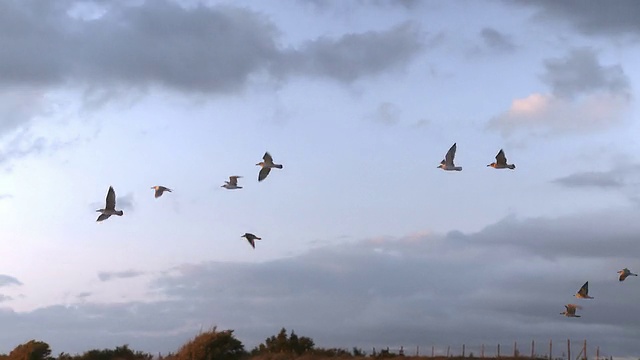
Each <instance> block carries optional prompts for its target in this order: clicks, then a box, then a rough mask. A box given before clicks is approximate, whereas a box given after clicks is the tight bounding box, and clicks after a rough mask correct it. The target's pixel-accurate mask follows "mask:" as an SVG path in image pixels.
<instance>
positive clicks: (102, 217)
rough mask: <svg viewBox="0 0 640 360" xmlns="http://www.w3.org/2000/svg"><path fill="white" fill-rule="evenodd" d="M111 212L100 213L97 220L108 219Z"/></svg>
mask: <svg viewBox="0 0 640 360" xmlns="http://www.w3.org/2000/svg"><path fill="white" fill-rule="evenodd" d="M109 216H111V215H109V214H100V216H98V219H97V220H96V221H102V220H107V219H108V218H109Z"/></svg>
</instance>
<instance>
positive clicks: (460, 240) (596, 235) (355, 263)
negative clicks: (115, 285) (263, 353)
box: [0, 209, 640, 356]
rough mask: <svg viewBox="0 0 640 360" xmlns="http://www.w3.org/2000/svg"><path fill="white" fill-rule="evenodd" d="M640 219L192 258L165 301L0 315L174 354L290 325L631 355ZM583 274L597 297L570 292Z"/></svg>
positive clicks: (610, 214) (501, 225)
mask: <svg viewBox="0 0 640 360" xmlns="http://www.w3.org/2000/svg"><path fill="white" fill-rule="evenodd" d="M639 215H640V211H638V210H631V211H629V210H628V209H619V210H615V211H612V210H609V211H606V212H600V213H591V214H583V215H575V216H571V217H563V218H529V219H517V218H515V217H510V218H506V219H503V220H502V221H499V222H498V223H496V224H493V225H491V226H488V227H487V228H485V229H483V230H481V231H479V232H476V233H467V234H465V233H461V232H451V233H448V234H446V235H437V234H416V235H412V236H406V237H401V238H389V237H387V238H378V239H371V240H365V241H357V242H345V243H342V244H338V245H335V244H334V245H328V246H325V247H321V248H316V249H314V250H313V251H310V252H308V253H305V254H302V255H298V256H294V257H289V258H285V259H279V260H274V261H267V262H260V263H225V262H205V263H198V264H184V265H181V266H178V267H175V268H172V269H168V270H167V271H165V272H162V273H159V274H158V275H156V277H155V278H153V279H152V280H151V283H150V287H149V294H153V296H154V298H156V299H157V297H158V296H160V298H161V299H163V300H158V301H151V300H150V301H145V302H128V303H118V304H93V303H90V302H88V301H87V300H86V299H81V300H82V301H81V302H79V303H78V304H72V305H68V306H51V307H46V308H42V309H39V310H36V311H33V312H29V313H14V312H11V311H7V310H0V346H4V347H7V348H10V346H15V345H16V344H18V343H20V342H22V341H23V339H24V338H25V337H28V338H34V337H35V338H38V339H43V340H45V341H47V342H49V343H50V344H51V345H52V346H53V348H54V352H59V351H68V352H79V351H84V350H87V349H90V348H104V347H114V346H118V345H121V344H123V343H127V344H129V345H130V346H131V347H132V348H134V349H140V350H144V351H149V352H152V353H156V352H158V351H162V352H167V351H175V350H176V349H177V348H178V346H179V345H180V344H182V343H183V342H184V341H185V340H186V339H188V338H189V337H191V336H193V335H195V334H196V333H197V332H198V331H199V329H201V328H203V327H204V328H208V327H210V326H213V325H218V327H219V328H229V329H235V330H236V332H235V334H237V336H238V337H239V338H240V339H241V340H242V341H243V342H244V343H245V345H246V346H247V347H249V348H251V347H253V346H255V345H256V344H258V343H260V342H262V341H264V339H265V338H266V337H268V336H270V335H273V334H275V333H277V331H279V330H280V328H281V327H283V326H284V327H286V328H287V329H294V330H295V331H296V332H297V333H298V334H302V335H305V336H310V337H312V338H313V339H314V340H315V342H316V344H317V345H318V346H323V347H343V348H349V349H350V348H351V347H352V346H358V347H361V348H364V349H367V350H369V349H371V348H372V347H374V346H375V347H377V348H378V349H379V348H381V347H386V346H390V347H391V348H395V349H397V348H399V347H400V346H404V347H405V349H407V350H409V349H415V347H416V346H420V348H421V349H428V348H430V347H431V345H435V346H436V347H438V348H439V349H443V348H446V346H448V345H451V346H453V347H455V346H459V345H460V344H463V343H464V344H466V345H467V352H470V351H473V352H474V353H476V354H477V353H478V352H479V348H480V345H482V344H485V345H487V347H489V346H490V345H495V344H497V343H500V344H503V346H505V344H512V343H513V342H514V341H517V342H518V344H521V346H523V345H522V344H530V342H531V340H536V342H537V343H538V344H540V343H542V342H544V343H547V342H548V341H549V339H553V341H554V342H555V344H560V343H566V342H565V341H566V339H567V338H571V339H573V340H574V341H581V340H582V339H585V338H586V339H588V340H589V344H590V346H600V349H601V354H603V355H605V354H606V355H609V354H611V355H614V356H634V355H636V351H637V336H638V334H640V313H639V312H634V311H620V309H632V308H633V307H634V306H635V304H636V303H637V299H638V298H640V287H639V286H636V285H638V281H640V280H638V278H630V279H628V280H627V281H625V282H624V283H620V282H618V280H617V274H616V271H617V270H619V269H621V268H623V267H628V268H630V269H631V270H633V271H638V269H640V261H638V259H637V256H635V254H637V253H638V252H640V242H638V241H637V239H638V236H640V222H638V221H636V219H637V218H638V216H639ZM585 281H589V284H590V293H591V295H592V296H594V297H595V299H594V300H589V301H587V300H577V299H575V298H574V297H572V295H573V294H574V293H575V292H576V291H577V290H578V288H579V287H580V286H581V285H582V284H583V283H584V282H585ZM569 302H579V303H580V304H582V305H584V309H583V310H581V312H580V314H581V315H582V317H581V318H579V319H570V318H565V317H563V316H560V315H559V312H561V311H562V310H563V309H564V304H566V303H569ZM3 327H4V328H3ZM2 330H6V331H2ZM505 347H506V346H505ZM503 351H505V350H504V347H503ZM543 351H546V348H545V349H544V350H543ZM487 352H489V350H488V351H487ZM558 352H559V351H558ZM556 354H557V353H556Z"/></svg>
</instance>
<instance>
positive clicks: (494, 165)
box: [487, 162, 496, 167]
mask: <svg viewBox="0 0 640 360" xmlns="http://www.w3.org/2000/svg"><path fill="white" fill-rule="evenodd" d="M487 167H496V163H494V162H493V163H491V164H489V165H487Z"/></svg>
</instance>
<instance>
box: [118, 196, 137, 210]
mask: <svg viewBox="0 0 640 360" xmlns="http://www.w3.org/2000/svg"><path fill="white" fill-rule="evenodd" d="M116 204H117V207H118V208H120V209H122V210H133V209H134V208H135V200H134V199H133V193H128V194H126V195H123V196H118V198H117V200H116Z"/></svg>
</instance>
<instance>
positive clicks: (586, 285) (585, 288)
mask: <svg viewBox="0 0 640 360" xmlns="http://www.w3.org/2000/svg"><path fill="white" fill-rule="evenodd" d="M578 294H580V295H585V296H586V295H587V294H589V282H588V281H587V282H586V283H584V285H582V287H581V288H580V290H578Z"/></svg>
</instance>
